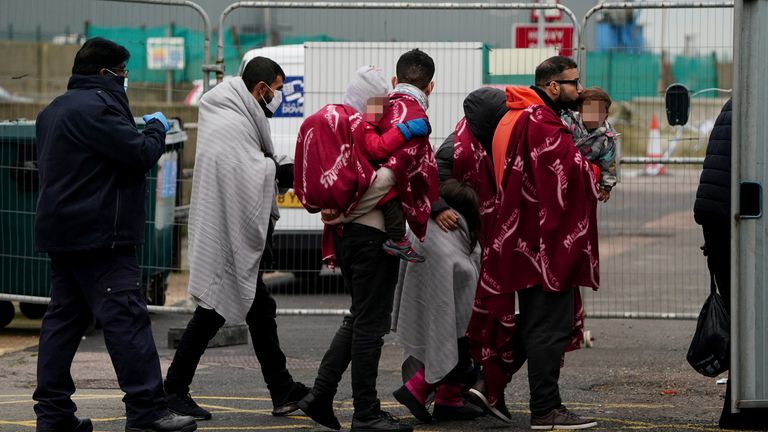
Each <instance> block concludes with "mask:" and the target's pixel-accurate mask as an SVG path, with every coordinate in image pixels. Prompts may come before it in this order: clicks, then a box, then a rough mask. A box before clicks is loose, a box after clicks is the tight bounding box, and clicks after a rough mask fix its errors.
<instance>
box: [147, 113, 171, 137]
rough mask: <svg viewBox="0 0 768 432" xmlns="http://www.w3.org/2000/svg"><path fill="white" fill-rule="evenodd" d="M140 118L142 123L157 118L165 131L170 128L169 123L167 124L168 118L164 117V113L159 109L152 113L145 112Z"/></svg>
mask: <svg viewBox="0 0 768 432" xmlns="http://www.w3.org/2000/svg"><path fill="white" fill-rule="evenodd" d="M142 118H143V119H144V123H149V122H150V121H152V120H158V121H159V122H160V123H162V124H163V127H164V128H165V131H166V132H168V131H169V130H171V125H169V124H168V119H166V118H165V115H163V113H161V112H160V111H158V112H155V113H152V114H147V115H145V116H144V117H142Z"/></svg>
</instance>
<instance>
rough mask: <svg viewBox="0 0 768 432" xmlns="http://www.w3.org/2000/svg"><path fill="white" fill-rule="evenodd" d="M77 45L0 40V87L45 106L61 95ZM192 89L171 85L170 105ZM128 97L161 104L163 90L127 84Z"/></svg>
mask: <svg viewBox="0 0 768 432" xmlns="http://www.w3.org/2000/svg"><path fill="white" fill-rule="evenodd" d="M79 48H80V47H79V45H57V44H52V43H37V42H24V41H2V40H0V58H2V59H13V60H12V61H4V62H0V87H3V88H5V89H6V90H7V91H8V92H10V93H11V94H12V95H17V96H25V97H31V98H33V99H34V100H35V101H39V102H45V103H47V102H49V101H50V100H52V99H53V98H54V97H56V96H58V95H60V94H62V93H64V91H65V90H66V88H67V82H68V81H69V77H70V75H71V72H72V63H73V61H74V58H75V54H76V53H77V50H78V49H79ZM191 87H192V85H191V84H189V83H183V84H175V85H174V87H173V94H172V101H175V102H182V101H183V100H184V98H185V97H186V95H187V93H188V92H189V90H190V88H191ZM128 97H129V98H130V99H131V100H132V101H136V102H140V101H147V102H154V103H159V102H164V101H165V99H166V90H165V88H164V86H163V85H162V84H161V85H158V84H153V85H151V86H147V85H143V84H142V83H137V82H131V81H129V88H128Z"/></svg>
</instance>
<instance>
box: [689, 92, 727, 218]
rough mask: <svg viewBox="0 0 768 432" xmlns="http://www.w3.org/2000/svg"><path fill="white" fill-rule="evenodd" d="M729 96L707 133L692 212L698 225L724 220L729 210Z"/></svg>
mask: <svg viewBox="0 0 768 432" xmlns="http://www.w3.org/2000/svg"><path fill="white" fill-rule="evenodd" d="M731 112H732V111H731V100H730V99H728V102H726V103H725V105H724V106H723V109H722V110H721V111H720V115H718V116H717V119H716V120H715V127H714V128H713V129H712V133H711V134H710V135H709V143H708V144H707V155H706V156H705V157H704V170H703V171H701V178H700V180H699V188H698V190H697V191H696V202H695V203H694V204H693V216H694V218H695V219H696V222H697V223H698V224H699V225H704V224H726V225H725V229H727V224H728V221H729V220H730V217H729V215H730V213H731Z"/></svg>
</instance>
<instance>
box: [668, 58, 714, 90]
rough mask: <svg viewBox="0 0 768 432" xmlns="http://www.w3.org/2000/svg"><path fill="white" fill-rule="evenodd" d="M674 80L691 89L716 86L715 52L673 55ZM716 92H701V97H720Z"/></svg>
mask: <svg viewBox="0 0 768 432" xmlns="http://www.w3.org/2000/svg"><path fill="white" fill-rule="evenodd" d="M672 73H673V74H674V75H675V81H677V82H679V83H683V84H685V85H686V86H687V87H688V89H690V90H691V91H694V92H695V91H698V90H703V89H707V88H714V87H718V85H717V80H718V78H717V58H716V57H715V54H712V55H710V56H703V57H682V56H679V57H675V60H674V62H673V63H672ZM720 96H721V95H720V94H718V93H716V92H708V93H702V94H701V95H700V96H697V97H703V98H714V97H720Z"/></svg>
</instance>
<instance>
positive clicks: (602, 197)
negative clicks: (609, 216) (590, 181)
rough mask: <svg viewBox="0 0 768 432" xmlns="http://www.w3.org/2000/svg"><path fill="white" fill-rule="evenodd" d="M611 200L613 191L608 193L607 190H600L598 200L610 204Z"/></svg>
mask: <svg viewBox="0 0 768 432" xmlns="http://www.w3.org/2000/svg"><path fill="white" fill-rule="evenodd" d="M610 198H611V191H607V190H605V189H600V191H599V192H598V193H597V200H598V201H602V202H608V199H610Z"/></svg>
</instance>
